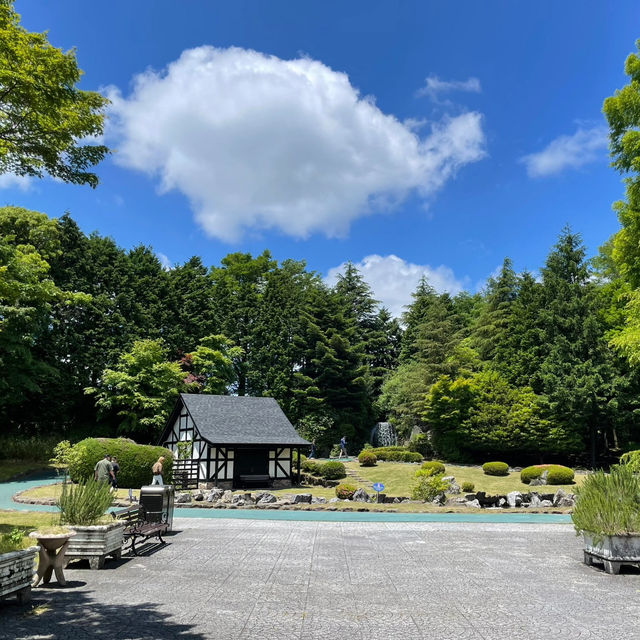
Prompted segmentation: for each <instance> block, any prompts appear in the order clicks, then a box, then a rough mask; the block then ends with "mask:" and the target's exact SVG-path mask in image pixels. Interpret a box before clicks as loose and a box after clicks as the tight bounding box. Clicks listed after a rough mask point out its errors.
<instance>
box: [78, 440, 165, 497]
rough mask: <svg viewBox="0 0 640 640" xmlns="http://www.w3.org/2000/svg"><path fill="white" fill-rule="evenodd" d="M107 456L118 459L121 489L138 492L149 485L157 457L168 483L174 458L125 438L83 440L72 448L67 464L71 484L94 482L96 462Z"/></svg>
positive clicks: (157, 448)
mask: <svg viewBox="0 0 640 640" xmlns="http://www.w3.org/2000/svg"><path fill="white" fill-rule="evenodd" d="M107 453H110V454H111V455H113V456H116V457H117V458H118V464H119V465H120V472H119V473H118V484H119V485H120V486H121V487H132V488H137V487H141V486H143V485H145V484H149V483H150V482H151V478H152V477H153V474H152V473H151V467H152V466H153V464H154V462H156V461H157V460H158V458H159V457H160V456H164V465H163V471H162V477H163V479H164V481H165V482H166V483H169V482H171V475H172V467H173V454H172V453H171V451H169V449H165V448H164V447H153V446H150V445H144V444H136V443H135V442H132V441H131V440H127V439H126V438H86V439H85V440H81V441H80V442H78V443H77V444H76V445H74V446H73V447H72V451H71V456H70V460H69V475H70V476H71V480H73V481H74V482H80V481H82V480H88V479H89V478H93V469H94V467H95V466H96V462H98V460H101V459H102V458H104V456H105V455H106V454H107Z"/></svg>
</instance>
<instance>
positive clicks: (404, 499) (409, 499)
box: [400, 498, 411, 502]
mask: <svg viewBox="0 0 640 640" xmlns="http://www.w3.org/2000/svg"><path fill="white" fill-rule="evenodd" d="M400 502H411V498H401V499H400Z"/></svg>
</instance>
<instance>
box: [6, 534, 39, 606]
mask: <svg viewBox="0 0 640 640" xmlns="http://www.w3.org/2000/svg"><path fill="white" fill-rule="evenodd" d="M29 544H30V541H29V539H28V538H25V537H24V536H23V535H22V532H21V531H20V530H19V529H13V531H11V532H10V533H5V534H4V535H3V536H2V537H0V598H4V597H7V596H13V595H15V596H17V598H18V602H19V603H20V604H24V603H26V602H29V600H30V599H31V581H32V580H33V574H34V571H35V562H36V554H37V553H38V549H39V547H37V546H29Z"/></svg>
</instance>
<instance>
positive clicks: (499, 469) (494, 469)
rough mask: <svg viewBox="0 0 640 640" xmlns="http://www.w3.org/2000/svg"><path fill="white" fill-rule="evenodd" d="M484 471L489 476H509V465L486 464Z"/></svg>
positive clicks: (503, 463)
mask: <svg viewBox="0 0 640 640" xmlns="http://www.w3.org/2000/svg"><path fill="white" fill-rule="evenodd" d="M482 470H483V471H484V473H485V475H488V476H508V475H509V465H508V464H507V463H506V462H485V463H484V464H483V465H482Z"/></svg>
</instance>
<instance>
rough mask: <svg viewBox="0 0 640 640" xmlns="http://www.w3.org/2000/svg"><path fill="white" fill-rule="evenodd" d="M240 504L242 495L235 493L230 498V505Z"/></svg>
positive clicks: (242, 499)
mask: <svg viewBox="0 0 640 640" xmlns="http://www.w3.org/2000/svg"><path fill="white" fill-rule="evenodd" d="M240 502H242V504H244V496H243V495H242V494H240V493H236V494H235V495H233V496H231V504H239V503H240Z"/></svg>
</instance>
